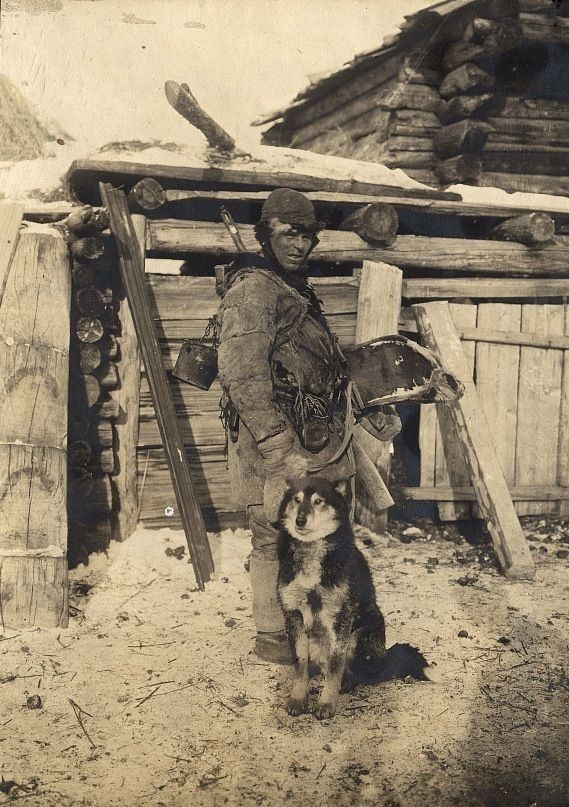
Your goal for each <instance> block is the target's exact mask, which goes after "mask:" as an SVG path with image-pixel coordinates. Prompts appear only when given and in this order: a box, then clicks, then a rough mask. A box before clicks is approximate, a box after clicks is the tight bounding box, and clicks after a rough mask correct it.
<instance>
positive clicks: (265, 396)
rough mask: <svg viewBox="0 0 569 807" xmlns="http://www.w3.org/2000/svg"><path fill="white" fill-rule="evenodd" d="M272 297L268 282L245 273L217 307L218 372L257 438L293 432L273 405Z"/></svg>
mask: <svg viewBox="0 0 569 807" xmlns="http://www.w3.org/2000/svg"><path fill="white" fill-rule="evenodd" d="M277 302H278V292H277V291H276V289H275V288H274V285H273V284H272V283H271V284H270V285H269V283H268V282H267V281H266V280H264V279H262V278H261V279H259V278H257V277H254V276H249V277H245V278H244V279H243V280H241V281H240V282H238V283H236V284H235V286H233V287H232V288H230V289H229V290H228V292H227V293H226V295H225V298H224V301H223V305H222V309H221V330H220V344H219V350H218V368H219V377H220V380H221V383H222V385H223V387H224V388H225V390H226V391H227V393H228V394H229V397H230V398H231V400H232V402H233V404H234V406H235V407H236V409H237V411H238V412H239V416H240V418H241V419H242V421H243V423H244V424H245V425H246V426H247V428H248V429H249V431H250V432H251V434H252V435H253V437H254V439H255V440H256V441H257V442H260V441H263V440H265V439H266V438H269V437H271V436H272V435H276V434H280V433H282V432H287V431H290V432H291V435H290V437H291V438H292V435H293V432H292V427H291V426H290V424H289V423H288V421H287V420H286V418H285V416H284V415H283V414H282V412H281V410H280V409H279V407H278V406H277V404H276V401H275V397H274V391H273V383H272V375H271V352H272V348H273V345H274V342H275V338H276V309H277ZM283 436H284V435H283Z"/></svg>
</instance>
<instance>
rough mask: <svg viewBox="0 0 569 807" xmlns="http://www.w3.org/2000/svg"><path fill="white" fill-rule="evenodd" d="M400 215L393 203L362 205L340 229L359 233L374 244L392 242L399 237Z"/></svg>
mask: <svg viewBox="0 0 569 807" xmlns="http://www.w3.org/2000/svg"><path fill="white" fill-rule="evenodd" d="M398 229H399V216H398V215H397V211H396V210H395V208H394V207H393V206H392V205H386V204H383V203H381V202H377V203H375V204H371V205H366V206H365V207H360V208H359V209H358V210H356V211H354V212H353V213H350V214H349V215H348V216H346V218H345V219H344V220H343V221H342V223H341V224H340V230H349V231H351V232H354V233H357V234H358V235H359V236H360V238H363V239H364V241H368V242H369V243H372V244H385V245H386V246H388V245H390V244H392V243H393V242H394V241H395V238H396V237H397V230H398Z"/></svg>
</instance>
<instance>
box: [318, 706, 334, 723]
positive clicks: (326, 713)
mask: <svg viewBox="0 0 569 807" xmlns="http://www.w3.org/2000/svg"><path fill="white" fill-rule="evenodd" d="M313 712H314V717H315V718H316V719H317V720H329V719H330V718H331V717H334V715H335V714H336V704H335V703H317V704H316V706H315V707H314V709H313Z"/></svg>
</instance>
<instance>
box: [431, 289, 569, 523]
mask: <svg viewBox="0 0 569 807" xmlns="http://www.w3.org/2000/svg"><path fill="white" fill-rule="evenodd" d="M520 282H522V283H523V281H520ZM451 313H452V316H453V319H454V322H455V325H456V327H457V330H458V331H459V332H460V333H462V334H464V335H468V336H469V337H471V338H466V339H464V340H463V345H464V349H465V351H466V353H467V355H468V359H469V362H470V366H471V369H472V372H473V377H474V379H475V382H476V387H477V390H478V395H479V397H480V400H481V402H482V406H483V408H484V413H485V415H486V418H487V420H488V424H489V427H490V433H491V435H492V437H493V440H494V445H495V448H496V453H497V456H498V459H499V461H500V464H501V466H502V470H503V472H504V475H505V478H506V482H507V483H508V486H509V488H510V490H511V491H512V493H513V494H514V499H515V507H516V510H517V512H518V514H519V515H530V514H541V513H558V514H559V515H560V516H563V517H566V516H567V514H568V512H569V500H568V499H569V487H567V486H568V485H569V426H568V422H567V418H568V414H569V352H568V351H567V350H566V349H562V347H563V346H564V347H566V348H567V347H569V343H568V342H567V335H568V334H569V308H568V306H567V305H566V304H565V303H563V302H555V301H553V302H547V301H543V300H542V301H539V303H523V304H513V303H499V302H487V303H479V304H478V305H461V304H456V303H454V304H451ZM495 332H500V333H503V337H500V333H495ZM497 339H499V340H500V342H501V343H497V341H495V340H497ZM532 343H533V344H532ZM420 451H421V486H422V487H423V488H425V490H424V491H423V495H424V498H429V499H434V500H439V515H440V517H441V518H442V519H443V520H454V519H461V518H468V517H470V516H471V515H474V516H478V515H479V513H478V507H477V505H476V504H473V503H472V497H471V496H470V495H469V497H468V498H469V499H470V501H468V500H461V499H460V490H457V489H460V488H464V487H468V486H469V484H470V478H469V474H468V471H467V469H466V465H465V463H464V459H463V457H462V452H461V449H460V446H459V445H458V442H457V440H456V439H455V437H454V433H453V429H452V424H451V422H450V418H449V417H448V413H447V412H445V410H444V408H443V407H438V411H437V408H435V407H427V406H424V407H422V412H421V426H420ZM449 489H451V490H449ZM452 489H454V492H453V490H452ZM469 493H470V491H469ZM418 495H420V494H418ZM524 496H527V498H526V499H524ZM445 498H448V499H453V500H451V501H444V499H445ZM441 499H442V500H443V501H441Z"/></svg>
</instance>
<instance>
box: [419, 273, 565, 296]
mask: <svg viewBox="0 0 569 807" xmlns="http://www.w3.org/2000/svg"><path fill="white" fill-rule="evenodd" d="M568 296H569V278H568V279H567V280H540V279H537V280H533V279H526V278H519V279H517V280H512V279H508V278H482V279H481V278H475V277H468V278H460V277H452V278H425V279H423V278H409V279H405V280H404V281H403V297H405V298H407V299H408V300H413V299H415V300H417V299H429V298H431V299H440V300H447V299H452V298H453V297H469V298H472V299H474V300H476V299H496V300H498V299H503V300H504V299H512V300H513V299H516V298H518V297H520V298H526V299H532V298H535V297H568Z"/></svg>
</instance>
